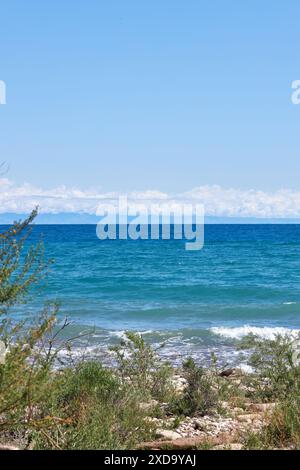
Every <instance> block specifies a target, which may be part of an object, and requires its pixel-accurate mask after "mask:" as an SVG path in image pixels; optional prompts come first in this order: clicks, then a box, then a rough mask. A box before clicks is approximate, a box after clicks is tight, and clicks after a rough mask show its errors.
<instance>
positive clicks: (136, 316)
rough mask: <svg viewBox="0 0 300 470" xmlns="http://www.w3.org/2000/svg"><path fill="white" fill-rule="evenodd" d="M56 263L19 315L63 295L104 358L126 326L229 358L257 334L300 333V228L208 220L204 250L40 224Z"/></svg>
mask: <svg viewBox="0 0 300 470" xmlns="http://www.w3.org/2000/svg"><path fill="white" fill-rule="evenodd" d="M41 236H42V237H43V240H44V243H45V248H46V255H47V257H49V258H53V259H54V260H55V263H54V264H53V266H52V268H51V272H50V273H49V275H48V277H47V280H46V281H45V282H44V284H43V287H42V288H39V290H38V291H37V296H36V297H35V299H36V300H35V301H30V302H29V304H28V305H27V306H22V307H20V309H19V312H18V314H19V315H22V316H25V317H28V316H31V315H34V314H35V313H36V311H37V310H38V309H39V308H40V306H41V303H42V302H44V301H48V300H57V301H59V302H60V303H61V310H60V315H61V316H64V315H67V316H68V317H69V319H70V320H71V322H72V327H71V328H72V329H73V330H74V331H80V332H82V331H85V332H86V331H87V330H89V331H90V330H91V329H92V330H93V331H92V333H91V334H90V335H89V336H88V337H87V338H86V339H85V340H82V344H81V343H80V341H79V342H78V344H77V347H78V348H84V349H85V351H86V353H87V354H100V353H101V354H103V351H105V350H106V348H107V346H108V345H109V344H112V343H116V342H117V341H118V340H119V338H120V337H122V336H123V334H124V331H125V330H129V329H130V330H137V331H139V332H142V333H143V334H144V335H145V337H146V338H148V339H149V341H152V342H153V343H159V342H161V341H165V342H166V344H165V347H164V348H163V349H162V354H165V355H166V357H168V358H169V359H171V360H173V361H175V362H176V361H179V360H180V358H181V357H182V356H185V355H187V354H190V355H194V356H195V357H202V356H203V357H207V356H208V354H209V353H210V352H211V351H216V352H218V353H219V354H220V355H221V356H222V357H223V358H226V360H229V361H233V360H235V357H236V355H237V352H236V350H235V344H236V341H237V340H238V339H240V338H241V337H242V336H244V335H245V334H247V333H249V332H250V331H254V332H256V333H258V334H259V335H261V336H264V337H271V336H272V335H274V333H276V332H284V331H287V330H286V329H288V330H290V329H292V330H298V329H299V330H300V290H299V287H300V225H207V226H206V228H205V246H204V248H203V249H202V250H201V251H186V250H185V248H184V243H185V242H184V240H143V241H141V240H139V241H131V240H128V241H125V240H108V241H100V240H98V239H97V237H96V231H95V226H93V225H65V226H64V225H49V226H45V225H44V226H36V227H35V228H34V231H33V233H32V235H31V241H35V240H37V239H39V238H40V237H41Z"/></svg>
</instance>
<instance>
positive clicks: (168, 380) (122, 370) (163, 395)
mask: <svg viewBox="0 0 300 470" xmlns="http://www.w3.org/2000/svg"><path fill="white" fill-rule="evenodd" d="M113 351H114V352H115V354H116V358H117V362H118V371H119V374H120V377H121V380H122V382H123V383H126V382H128V381H129V383H130V384H131V385H132V386H133V387H134V388H135V389H136V390H137V391H139V393H140V394H141V396H142V397H143V398H145V399H147V398H154V399H158V400H160V401H164V400H167V399H169V397H170V396H171V395H172V394H173V393H174V387H173V384H172V375H173V369H172V367H171V366H170V364H168V363H163V362H161V360H160V358H159V356H158V355H157V353H156V351H154V350H153V348H152V347H151V346H150V345H149V344H147V343H146V342H145V340H144V339H143V337H142V336H141V335H139V334H137V333H132V332H127V333H126V339H125V340H123V341H122V342H121V344H120V346H117V347H115V348H113Z"/></svg>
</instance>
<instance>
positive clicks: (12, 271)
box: [0, 210, 46, 315]
mask: <svg viewBox="0 0 300 470" xmlns="http://www.w3.org/2000/svg"><path fill="white" fill-rule="evenodd" d="M36 216H37V210H34V211H33V212H32V213H31V214H30V216H29V217H28V218H27V219H26V220H24V221H23V222H15V224H14V225H13V226H12V227H9V228H8V229H7V230H5V231H4V232H3V233H1V234H0V315H1V314H4V313H6V312H7V309H8V308H9V307H11V306H12V305H14V304H15V303H17V302H20V301H21V300H22V299H23V298H24V295H25V294H26V293H27V292H28V289H29V287H30V286H31V285H32V284H33V283H35V282H37V281H38V280H39V279H40V277H41V275H42V273H43V272H44V271H45V267H46V266H45V263H44V259H43V245H42V244H41V243H39V244H38V245H37V246H34V247H30V248H28V249H27V251H26V253H25V254H24V260H23V261H22V263H21V260H20V258H21V252H22V250H23V251H24V245H25V242H26V240H27V238H28V236H29V234H30V231H31V227H30V224H31V223H32V222H33V221H34V219H35V217H36Z"/></svg>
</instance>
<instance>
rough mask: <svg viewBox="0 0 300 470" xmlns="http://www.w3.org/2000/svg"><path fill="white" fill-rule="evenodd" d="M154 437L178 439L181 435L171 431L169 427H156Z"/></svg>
mask: <svg viewBox="0 0 300 470" xmlns="http://www.w3.org/2000/svg"><path fill="white" fill-rule="evenodd" d="M156 437H159V438H160V439H165V440H168V441H175V439H180V438H181V437H182V436H181V434H179V433H178V432H176V431H171V430H170V429H158V430H157V432H156Z"/></svg>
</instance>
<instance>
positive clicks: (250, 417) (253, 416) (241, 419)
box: [236, 413, 262, 423]
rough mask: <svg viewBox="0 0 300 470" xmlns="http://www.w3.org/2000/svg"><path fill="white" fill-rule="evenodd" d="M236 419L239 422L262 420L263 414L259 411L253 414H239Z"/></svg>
mask: <svg viewBox="0 0 300 470" xmlns="http://www.w3.org/2000/svg"><path fill="white" fill-rule="evenodd" d="M236 419H237V420H238V421H239V422H246V423H251V422H252V421H256V420H261V419H262V416H261V415H260V414H259V413H251V414H244V415H238V416H237V417H236Z"/></svg>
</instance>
